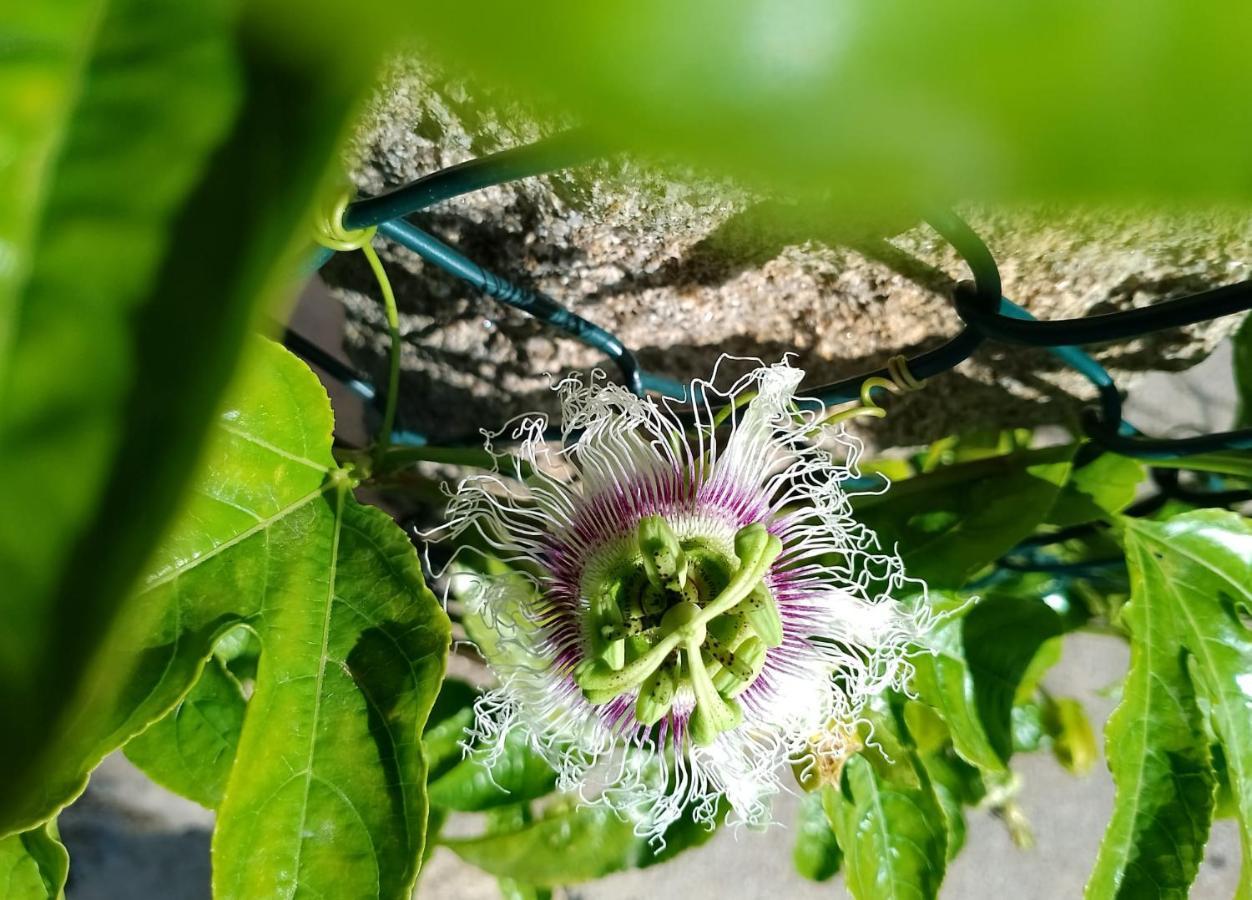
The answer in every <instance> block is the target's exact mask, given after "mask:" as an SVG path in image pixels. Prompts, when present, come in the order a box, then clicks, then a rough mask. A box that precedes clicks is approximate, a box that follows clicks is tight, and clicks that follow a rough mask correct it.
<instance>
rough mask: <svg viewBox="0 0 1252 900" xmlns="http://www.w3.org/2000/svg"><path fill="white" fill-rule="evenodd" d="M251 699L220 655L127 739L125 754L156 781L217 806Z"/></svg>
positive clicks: (170, 788) (188, 796)
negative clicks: (173, 702)
mask: <svg viewBox="0 0 1252 900" xmlns="http://www.w3.org/2000/svg"><path fill="white" fill-rule="evenodd" d="M247 709H248V701H247V700H246V699H245V698H244V694H243V688H242V687H241V686H240V684H239V682H238V681H236V680H235V677H234V676H233V675H231V674H230V671H229V670H228V669H227V668H226V664H225V663H224V662H222V661H221V660H220V659H219V658H218V657H217V656H216V655H213V656H210V657H209V660H208V662H206V663H205V665H204V670H203V671H202V672H201V673H200V677H199V678H198V679H196V683H195V685H194V686H193V687H192V689H191V690H190V691H189V692H188V693H187V696H185V697H183V699H182V700H180V701H179V703H178V705H177V706H175V707H174V708H173V709H172V710H170V711H169V712H168V713H166V714H165V715H164V716H163V717H161V718H160V719H158V720H157V721H156V722H155V723H153V724H152V725H150V726H149V727H148V729H147V730H146V731H144V732H143V733H141V734H139V735H138V736H137V737H134V738H132V739H131V740H130V742H129V743H127V744H126V748H125V750H126V757H127V759H129V760H130V761H131V762H133V763H134V764H135V765H136V766H138V767H139V768H140V769H142V770H143V771H144V773H145V774H147V776H148V777H149V778H151V779H152V780H153V781H155V782H156V783H157V784H160V785H162V786H164V787H166V788H168V789H169V790H171V791H173V792H174V793H176V794H179V795H181V796H183V797H186V798H188V799H189V800H194V801H195V802H196V803H199V804H200V805H201V806H205V807H208V808H209V809H216V808H217V806H218V804H219V803H221V802H222V792H223V791H224V790H225V789H226V780H227V779H228V778H229V777H230V770H231V767H232V766H233V765H234V764H235V752H236V751H237V750H238V748H239V735H240V733H241V732H242V731H243V719H244V713H245V712H247Z"/></svg>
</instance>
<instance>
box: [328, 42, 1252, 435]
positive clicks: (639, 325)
mask: <svg viewBox="0 0 1252 900" xmlns="http://www.w3.org/2000/svg"><path fill="white" fill-rule="evenodd" d="M392 75H393V77H392V78H391V79H390V81H389V82H388V86H387V87H386V88H385V89H384V90H383V91H381V92H380V93H379V95H378V96H377V98H375V101H374V103H373V105H372V107H371V110H370V115H369V116H368V117H367V126H366V127H365V128H364V129H363V131H362V132H361V134H360V136H359V139H358V142H357V146H356V156H357V162H356V164H355V173H356V174H355V177H356V179H357V182H358V186H359V187H360V188H361V189H362V190H363V191H364V192H366V193H370V194H375V193H379V192H381V191H384V190H386V189H388V188H391V187H394V186H396V185H399V184H402V183H404V182H406V181H409V180H412V179H414V178H416V177H419V176H421V175H424V174H427V173H429V172H432V171H435V170H438V169H440V168H442V167H445V166H449V165H452V164H455V163H458V162H461V161H463V160H466V159H469V158H472V157H475V156H479V155H482V154H484V153H489V152H492V151H495V150H499V149H503V148H507V147H513V146H517V145H520V144H523V143H526V142H528V141H531V140H534V139H536V138H537V137H540V136H542V135H543V134H544V133H548V132H550V131H553V130H555V129H556V128H557V127H558V125H559V124H560V123H554V122H551V121H548V122H544V123H543V124H536V122H535V121H534V119H532V118H530V117H529V116H528V115H527V113H526V111H525V110H524V109H522V108H521V107H519V106H518V105H517V104H516V103H512V102H511V101H510V100H509V99H508V98H501V97H499V96H493V95H486V96H485V98H484V96H481V95H480V94H478V93H475V91H474V90H472V89H471V88H469V87H467V86H466V85H464V84H462V83H460V82H456V81H450V80H447V79H441V78H440V77H438V76H436V75H433V74H432V73H430V72H429V71H426V70H424V69H423V68H422V67H421V66H420V65H419V64H418V63H415V62H406V63H402V64H398V65H397V66H396V67H395V69H394V71H393V73H392ZM964 212H965V213H966V214H967V217H968V218H969V220H970V221H971V224H973V225H974V226H975V228H976V230H978V231H979V232H980V233H981V234H982V235H983V236H984V238H985V240H986V241H987V243H988V245H989V246H990V247H991V248H992V250H993V252H994V253H995V255H996V257H997V259H998V260H999V262H1000V266H1001V270H1002V273H1003V277H1004V285H1005V293H1006V295H1007V296H1009V297H1011V298H1013V299H1014V300H1016V301H1017V302H1019V303H1022V304H1023V305H1024V306H1026V308H1027V309H1029V310H1030V311H1031V312H1032V313H1034V314H1035V315H1036V316H1038V317H1040V318H1061V317H1071V316H1081V315H1092V314H1097V313H1101V312H1107V311H1111V310H1116V309H1125V308H1129V307H1132V306H1141V305H1144V304H1149V303H1152V302H1155V301H1158V300H1160V299H1164V298H1168V297H1172V296H1177V295H1180V294H1184V293H1188V292H1191V291H1194V290H1198V289H1202V288H1205V287H1209V286H1214V285H1218V284H1223V283H1227V282H1230V281H1234V280H1239V279H1243V278H1248V277H1252V272H1250V271H1249V270H1250V268H1252V222H1249V221H1247V220H1246V219H1242V220H1241V219H1240V218H1239V217H1236V216H1234V215H1227V214H1222V213H1215V212H1207V213H1190V214H1185V215H1184V214H1181V213H1175V214H1161V213H1154V214H1151V215H1149V214H1147V213H1146V212H1140V213H1135V212H1127V211H1120V212H1111V211H1107V210H1105V211H1092V210H1088V211H1083V212H1074V211H1068V212H1061V211H1059V210H1054V209H1042V208H1031V209H1016V210H994V211H992V210H986V209H967V210H964ZM414 221H415V222H416V223H417V224H419V225H421V226H422V227H424V228H427V229H428V230H430V231H431V232H432V233H434V234H435V235H437V236H438V237H440V238H441V239H443V240H444V241H446V242H448V243H450V244H452V245H453V246H455V247H457V248H458V249H460V250H461V251H462V252H463V253H465V254H466V255H468V256H469V257H470V258H472V259H474V260H475V261H477V262H479V263H480V264H481V265H483V266H484V267H485V268H487V269H489V270H491V271H494V272H496V273H497V274H500V275H502V276H505V277H507V278H509V279H511V280H514V281H515V282H517V283H519V284H521V285H524V286H526V287H529V288H533V289H537V290H540V291H543V292H545V293H547V294H548V295H550V296H551V297H553V298H555V299H557V300H558V301H560V302H562V303H564V304H566V305H567V306H569V307H570V308H572V309H574V310H575V311H576V312H578V313H579V314H581V315H583V316H585V317H586V318H587V319H590V320H591V321H593V322H595V323H597V324H599V325H602V326H603V327H605V328H608V329H609V330H610V331H612V332H614V333H616V334H617V335H618V336H619V337H620V338H621V339H622V340H623V341H624V343H625V344H626V346H628V347H630V348H633V349H634V350H635V351H636V352H637V353H638V356H639V358H640V360H641V361H642V363H643V364H644V365H645V366H646V367H648V368H649V369H651V370H654V371H656V372H658V373H662V374H665V375H669V376H671V377H674V378H679V379H688V378H691V377H695V376H707V375H708V374H709V373H710V371H711V369H712V366H713V364H714V362H715V361H716V360H717V358H718V357H719V356H720V355H722V354H732V355H739V356H754V357H760V358H763V359H765V360H767V361H770V360H776V359H778V358H779V357H781V356H782V355H783V354H784V353H788V352H791V353H794V354H795V357H796V362H797V364H798V365H800V366H802V367H803V368H805V369H806V370H807V371H808V373H809V381H808V382H807V383H808V384H821V383H826V382H829V381H833V380H836V379H839V378H843V377H847V376H851V375H855V374H857V373H860V372H864V371H867V370H869V369H873V368H876V367H878V366H881V365H883V364H884V363H885V362H886V360H887V359H888V358H889V357H890V356H891V355H893V354H896V353H904V354H911V353H916V352H918V351H919V350H923V349H928V348H930V347H932V346H934V345H936V344H937V343H939V342H941V341H942V339H943V338H945V337H947V336H950V335H952V334H954V333H955V332H956V331H957V330H958V328H959V321H958V320H957V318H956V315H955V313H954V311H953V309H952V307H951V305H950V302H949V300H948V298H947V293H948V291H949V289H950V286H951V284H952V282H953V280H954V279H955V278H961V277H965V273H964V269H963V266H962V264H961V263H960V261H959V259H958V258H957V256H956V255H955V253H954V252H953V251H952V250H951V249H950V248H948V247H947V245H946V244H945V243H944V242H943V241H942V240H941V239H940V238H938V237H937V235H935V234H934V232H933V231H931V230H930V229H929V228H928V227H927V226H924V225H919V224H916V223H917V219H916V218H910V217H907V216H884V217H883V220H882V221H879V222H873V223H870V222H866V221H864V220H863V219H860V220H855V221H854V220H849V219H848V218H847V217H842V216H839V215H837V214H836V213H834V212H832V211H828V210H823V209H822V208H821V205H820V198H816V199H815V198H806V200H805V201H804V202H802V203H794V202H790V201H788V200H785V199H784V198H768V197H761V196H754V195H753V194H751V193H749V192H748V191H746V190H744V189H742V188H740V187H737V186H735V185H733V184H730V183H728V182H726V181H724V180H717V179H715V178H710V177H707V176H701V175H699V174H697V173H693V172H691V171H687V170H682V169H678V168H676V167H674V166H665V165H658V164H651V163H647V162H643V161H639V160H633V159H624V158H620V157H618V158H611V159H608V160H605V161H602V162H598V163H593V164H589V165H585V166H583V167H581V168H578V169H574V170H569V171H565V172H561V173H558V174H554V175H549V176H546V177H538V178H531V179H527V180H525V181H521V182H515V183H512V184H507V185H502V186H498V187H492V188H489V189H486V190H482V191H478V192H476V193H473V194H470V195H467V196H464V197H460V198H457V199H454V200H451V201H448V202H445V203H442V204H440V205H438V206H436V207H433V208H432V209H431V210H429V211H426V212H423V213H419V214H418V215H416V216H415V217H414ZM384 256H385V260H386V263H387V265H388V267H389V271H390V272H391V273H392V279H393V282H394V284H395V286H396V291H397V294H398V300H399V304H400V308H401V320H402V328H403V332H404V334H405V347H404V382H403V393H402V398H403V408H402V421H403V422H404V423H405V424H406V425H407V426H408V427H411V428H414V429H416V430H419V431H422V432H425V433H427V434H429V435H430V436H431V437H433V438H436V439H448V438H451V437H456V436H458V435H464V434H466V433H470V434H473V433H474V432H476V431H477V429H479V428H482V427H493V428H494V427H498V426H499V425H500V424H501V423H503V422H504V421H505V420H506V419H507V418H508V417H510V416H511V415H515V414H517V413H519V412H523V411H526V410H531V409H542V410H547V411H551V410H552V409H553V407H554V400H553V397H552V396H551V394H550V391H549V390H548V385H549V379H548V377H547V376H548V375H549V374H551V375H559V374H563V373H564V372H565V371H567V370H571V369H584V368H587V367H590V366H594V365H602V366H606V368H609V367H608V366H607V365H606V361H605V359H604V358H603V357H602V356H601V355H600V354H598V353H597V352H596V351H593V350H591V349H589V348H586V347H584V346H582V345H580V344H578V343H577V342H576V341H574V340H572V339H570V338H568V337H565V336H563V335H561V334H560V333H558V332H555V331H554V330H552V329H551V328H548V327H545V326H543V325H541V324H539V323H537V322H535V321H534V320H532V319H530V318H529V317H528V316H526V315H525V314H523V313H521V312H519V311H517V310H513V309H509V308H506V307H504V306H502V305H500V304H498V303H496V302H494V301H492V300H490V299H488V298H486V297H484V296H482V295H480V294H479V293H478V292H477V291H475V290H474V289H472V288H469V287H468V286H466V285H465V284H463V283H461V282H459V281H458V280H456V279H455V278H452V277H451V276H448V275H446V274H444V273H443V272H441V271H439V270H437V269H435V268H434V267H432V266H429V265H424V264H423V263H422V262H421V261H420V260H419V259H418V258H417V257H416V256H414V255H413V254H412V253H410V252H408V251H407V250H404V249H402V248H397V247H390V246H389V247H387V248H385V250H384ZM324 277H325V279H326V281H327V282H328V284H329V285H330V286H331V288H332V290H333V291H334V293H335V294H337V295H338V296H339V297H341V298H342V300H343V301H344V302H345V304H346V306H347V308H348V310H349V316H348V327H347V337H346V342H347V349H348V351H349V354H350V356H351V357H352V358H353V359H354V360H355V362H356V363H357V365H358V366H359V367H361V368H362V369H364V370H366V371H369V372H370V373H372V375H373V376H374V377H375V378H376V379H380V378H381V377H382V373H383V371H384V370H385V363H384V362H383V358H382V351H383V350H384V348H385V347H386V330H385V327H384V319H383V315H382V311H381V307H380V305H379V303H378V301H377V291H376V289H374V287H373V282H372V278H371V276H370V274H369V271H368V269H367V268H366V266H365V264H364V261H363V260H362V259H361V258H360V254H339V255H338V256H337V257H336V259H335V260H334V261H332V263H331V264H329V265H328V266H327V267H326V269H325V270H324ZM1236 318H1237V317H1230V318H1227V319H1224V320H1219V321H1217V322H1213V323H1208V324H1204V325H1199V326H1193V327H1190V328H1187V329H1176V330H1173V331H1169V332H1164V333H1160V334H1156V335H1153V336H1150V337H1147V338H1143V339H1140V340H1134V341H1128V342H1122V343H1119V344H1115V345H1109V346H1104V347H1099V348H1095V355H1096V356H1097V357H1098V358H1099V359H1100V360H1101V361H1102V362H1103V363H1104V364H1105V365H1107V366H1108V367H1109V368H1110V369H1111V371H1112V372H1113V374H1114V375H1115V377H1116V378H1117V381H1118V383H1119V385H1120V386H1122V387H1123V389H1133V386H1134V383H1135V376H1136V375H1137V374H1138V373H1141V372H1144V371H1150V370H1166V371H1176V370H1179V369H1184V368H1187V367H1189V366H1191V365H1192V364H1194V363H1195V362H1197V361H1199V360H1200V359H1203V358H1204V357H1205V356H1206V355H1207V354H1208V352H1209V351H1210V350H1211V349H1212V348H1213V346H1215V344H1216V343H1217V341H1218V340H1219V339H1220V338H1221V337H1222V336H1223V335H1225V334H1227V333H1228V332H1229V331H1230V330H1231V329H1232V328H1233V327H1234V325H1235V324H1236ZM610 370H611V369H610ZM1091 396H1092V391H1091V389H1090V387H1089V386H1088V385H1087V384H1086V383H1085V382H1084V381H1083V380H1082V378H1081V377H1080V376H1078V375H1076V374H1074V373H1072V372H1069V371H1067V370H1060V369H1058V366H1057V364H1056V363H1055V362H1054V361H1053V360H1052V359H1051V357H1049V356H1048V355H1047V354H1046V353H1045V352H1043V351H1035V350H1027V349H1024V348H1018V347H1009V346H1005V345H985V346H984V349H983V350H982V351H980V352H979V354H978V355H977V356H976V357H975V358H974V359H973V360H971V361H970V362H968V363H966V364H964V365H962V366H961V367H960V368H959V369H957V370H956V371H954V372H951V373H949V374H946V375H943V376H941V377H938V378H936V379H934V380H933V381H932V383H931V384H930V385H929V387H928V389H927V390H925V391H924V392H922V393H920V394H915V395H911V396H904V397H901V398H899V399H897V400H894V401H890V402H891V403H892V407H893V412H894V414H893V415H891V416H889V417H888V418H887V420H885V421H884V422H880V423H875V424H874V425H873V428H874V429H877V430H876V431H875V432H873V433H871V435H870V439H871V442H872V443H874V444H878V445H880V446H881V445H884V444H888V445H889V444H915V443H920V442H923V441H927V440H931V439H934V438H936V437H939V436H942V435H943V434H946V433H950V432H952V431H955V430H959V429H961V428H965V427H969V425H970V424H971V423H976V424H978V425H990V424H995V425H1031V424H1041V423H1065V422H1069V421H1072V420H1073V417H1074V414H1075V412H1076V411H1077V409H1078V408H1079V407H1080V406H1081V405H1082V404H1083V403H1084V402H1086V401H1087V400H1089V399H1090V398H1091Z"/></svg>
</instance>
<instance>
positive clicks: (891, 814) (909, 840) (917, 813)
mask: <svg viewBox="0 0 1252 900" xmlns="http://www.w3.org/2000/svg"><path fill="white" fill-rule="evenodd" d="M900 762H901V764H903V765H907V766H910V767H912V768H913V769H914V771H915V772H916V774H917V776H918V783H917V786H916V787H909V786H907V785H906V784H905V783H904V782H903V780H894V781H893V780H890V779H886V778H883V777H882V776H881V775H880V774H879V772H878V771H876V770H875V767H874V765H873V764H872V763H871V762H870V761H869V760H868V759H866V757H865V756H864V755H861V754H858V755H857V756H854V757H852V758H851V759H849V760H848V761H847V763H846V764H845V765H844V769H843V789H842V791H826V792H823V794H822V800H823V804H824V806H825V809H826V815H827V817H828V819H829V821H830V824H831V827H832V828H833V829H834V831H835V835H836V836H837V837H838V840H839V846H840V848H842V850H843V855H844V862H843V872H844V881H845V884H846V885H847V887H848V891H849V892H850V893H851V894H852V896H853V897H855V898H856V900H903V898H910V900H916V898H923V900H924V898H933V897H936V896H938V893H939V885H940V883H941V882H942V881H943V874H944V870H945V868H946V865H947V845H948V835H947V828H946V827H945V822H946V819H945V816H944V812H943V808H942V807H941V806H940V803H939V799H938V797H936V795H935V791H934V788H933V787H932V785H931V783H930V779H929V778H928V777H927V775H926V774H925V771H924V770H922V769H921V767H920V766H918V765H916V763H915V762H911V761H910V758H909V757H905V758H904V759H903V760H900Z"/></svg>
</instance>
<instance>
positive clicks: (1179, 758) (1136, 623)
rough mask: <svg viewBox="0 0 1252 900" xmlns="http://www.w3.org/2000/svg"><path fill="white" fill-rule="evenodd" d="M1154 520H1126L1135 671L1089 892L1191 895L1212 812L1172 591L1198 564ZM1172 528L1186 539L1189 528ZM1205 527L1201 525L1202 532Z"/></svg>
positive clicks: (1209, 772) (1117, 724)
mask: <svg viewBox="0 0 1252 900" xmlns="http://www.w3.org/2000/svg"><path fill="white" fill-rule="evenodd" d="M1184 518H1187V517H1184ZM1175 521H1179V520H1175ZM1153 527H1154V526H1152V525H1150V523H1137V522H1134V521H1133V520H1127V521H1126V522H1125V540H1126V561H1127V564H1128V565H1129V567H1130V578H1131V599H1130V602H1129V603H1127V604H1126V605H1125V606H1124V607H1123V609H1122V621H1123V623H1124V624H1125V625H1126V627H1127V628H1128V629H1129V630H1130V635H1131V644H1130V671H1129V672H1128V673H1127V676H1126V682H1125V685H1124V687H1123V690H1122V700H1121V703H1119V704H1118V706H1117V709H1116V710H1115V711H1114V712H1113V715H1112V716H1111V717H1110V718H1109V721H1108V725H1107V726H1106V728H1105V747H1106V750H1107V755H1108V762H1109V769H1110V770H1111V771H1112V773H1113V781H1114V784H1115V785H1116V794H1115V799H1114V807H1113V817H1112V819H1111V821H1110V822H1109V825H1108V829H1107V831H1106V832H1105V835H1104V841H1103V843H1102V844H1101V846H1100V853H1099V856H1098V857H1097V859H1096V866H1095V871H1094V872H1093V873H1092V875H1091V880H1090V881H1089V882H1088V884H1087V897H1089V898H1091V900H1096V898H1099V900H1104V898H1107V897H1126V898H1132V897H1133V898H1137V897H1143V896H1152V897H1185V896H1186V895H1187V892H1188V890H1189V888H1190V886H1191V882H1192V880H1193V879H1194V878H1195V874H1196V870H1197V869H1198V868H1199V865H1200V861H1201V859H1202V858H1203V855H1204V843H1205V841H1206V840H1207V839H1208V832H1209V823H1210V820H1211V818H1212V815H1213V793H1214V787H1215V782H1216V779H1215V776H1214V774H1213V769H1212V765H1211V762H1210V756H1209V749H1208V742H1207V740H1206V738H1205V737H1204V735H1203V721H1202V717H1201V712H1200V709H1199V706H1198V704H1197V700H1196V693H1195V688H1194V687H1193V685H1192V682H1191V679H1190V678H1189V677H1188V673H1187V668H1186V653H1185V651H1183V649H1182V646H1181V644H1182V638H1183V636H1184V631H1183V630H1182V622H1183V617H1182V615H1181V614H1180V611H1179V610H1178V609H1176V608H1175V604H1173V603H1171V602H1170V599H1169V598H1170V596H1171V592H1173V591H1176V590H1187V591H1188V593H1190V589H1189V588H1188V587H1187V586H1185V585H1180V584H1177V583H1171V581H1174V580H1176V579H1178V578H1186V577H1190V576H1192V575H1195V574H1197V572H1196V569H1198V568H1199V567H1200V566H1199V565H1197V566H1194V567H1191V568H1187V567H1185V566H1180V560H1179V558H1178V557H1176V556H1173V555H1171V556H1166V551H1165V549H1164V548H1163V546H1162V545H1160V544H1159V543H1158V541H1157V540H1155V539H1154V537H1153V535H1154V532H1153V531H1151V530H1150V529H1151V528H1153ZM1167 527H1168V526H1167ZM1175 528H1178V530H1179V532H1180V534H1181V537H1182V539H1184V540H1186V539H1187V535H1188V531H1189V529H1188V528H1187V527H1186V526H1185V525H1184V526H1183V527H1181V528H1179V527H1178V526H1175ZM1203 530H1204V529H1203V528H1197V529H1195V531H1196V533H1197V534H1198V535H1200V536H1201V537H1202V534H1203ZM1210 530H1211V531H1212V532H1213V533H1214V534H1215V536H1216V537H1218V538H1220V536H1221V535H1222V532H1221V531H1220V530H1219V529H1210ZM1245 565H1246V563H1245ZM1167 567H1168V569H1167ZM1202 583H1207V579H1206V582H1202Z"/></svg>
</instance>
